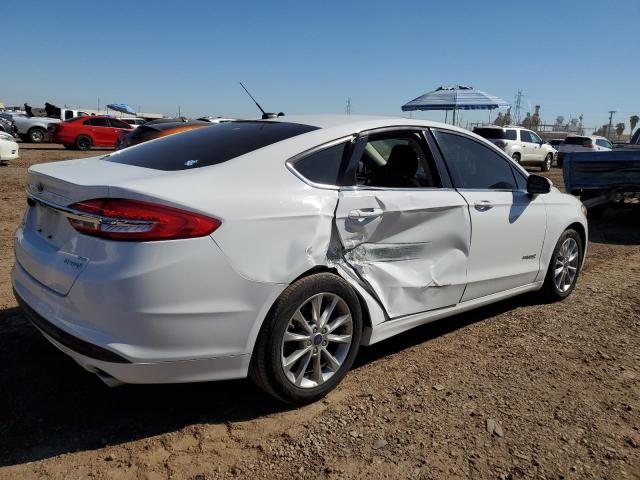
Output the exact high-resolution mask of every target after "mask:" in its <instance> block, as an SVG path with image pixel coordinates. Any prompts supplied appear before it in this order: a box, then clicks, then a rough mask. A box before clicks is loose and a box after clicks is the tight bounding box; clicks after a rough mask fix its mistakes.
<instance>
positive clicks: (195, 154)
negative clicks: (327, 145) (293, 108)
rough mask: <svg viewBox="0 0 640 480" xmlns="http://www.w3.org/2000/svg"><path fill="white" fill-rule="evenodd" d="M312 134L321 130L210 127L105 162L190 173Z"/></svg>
mask: <svg viewBox="0 0 640 480" xmlns="http://www.w3.org/2000/svg"><path fill="white" fill-rule="evenodd" d="M144 128H145V127H140V128H138V129H137V130H141V129H144ZM312 130H317V127H312V126H310V125H302V124H298V123H287V122H260V121H246V122H230V123H220V124H209V125H207V126H204V127H202V128H198V129H195V130H190V131H188V132H184V133H180V134H179V135H171V136H169V137H165V138H161V139H158V140H154V141H152V142H149V143H144V144H142V145H138V146H136V147H134V148H130V149H124V150H120V151H119V152H117V153H114V154H110V155H105V156H104V157H102V158H103V159H104V160H107V161H109V162H116V163H124V164H126V165H135V166H137V167H145V168H154V169H156V170H186V169H188V168H198V167H207V166H210V165H217V164H219V163H222V162H226V161H228V160H231V159H232V158H235V157H239V156H240V155H244V154H245V153H249V152H252V151H254V150H257V149H259V148H263V147H266V146H268V145H271V144H273V143H277V142H280V141H282V140H286V139H288V138H291V137H295V136H296V135H301V134H303V133H307V132H310V131H312Z"/></svg>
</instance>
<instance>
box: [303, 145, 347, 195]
mask: <svg viewBox="0 0 640 480" xmlns="http://www.w3.org/2000/svg"><path fill="white" fill-rule="evenodd" d="M349 145H350V143H349V142H342V143H339V144H338V145H333V146H332V147H327V148H324V149H322V150H318V151H316V152H313V153H310V154H309V155H307V156H305V157H303V158H300V159H299V160H296V161H295V162H294V163H293V168H294V169H295V170H296V171H297V172H298V173H299V174H300V175H302V176H303V177H304V178H306V179H307V180H309V181H310V182H313V183H319V184H322V185H338V184H339V181H340V166H341V165H342V160H343V158H344V155H345V153H346V151H347V150H348V147H349Z"/></svg>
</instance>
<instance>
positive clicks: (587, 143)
mask: <svg viewBox="0 0 640 480" xmlns="http://www.w3.org/2000/svg"><path fill="white" fill-rule="evenodd" d="M582 146H583V147H584V148H593V143H591V142H585V143H583V144H582Z"/></svg>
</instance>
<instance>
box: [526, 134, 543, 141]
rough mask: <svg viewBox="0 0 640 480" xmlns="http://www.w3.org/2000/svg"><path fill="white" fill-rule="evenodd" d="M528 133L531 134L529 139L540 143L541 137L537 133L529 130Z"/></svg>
mask: <svg viewBox="0 0 640 480" xmlns="http://www.w3.org/2000/svg"><path fill="white" fill-rule="evenodd" d="M529 135H531V141H532V142H533V143H542V139H541V138H540V137H539V136H538V135H536V134H535V133H533V132H529Z"/></svg>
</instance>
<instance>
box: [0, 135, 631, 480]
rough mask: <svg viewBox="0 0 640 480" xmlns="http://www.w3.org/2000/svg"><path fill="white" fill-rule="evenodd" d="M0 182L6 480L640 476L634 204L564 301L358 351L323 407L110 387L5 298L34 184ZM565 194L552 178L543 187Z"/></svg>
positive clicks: (36, 155) (0, 370)
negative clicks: (27, 188)
mask: <svg viewBox="0 0 640 480" xmlns="http://www.w3.org/2000/svg"><path fill="white" fill-rule="evenodd" d="M21 153H22V158H21V159H20V160H19V161H16V162H12V163H11V165H10V166H4V167H0V178H1V179H2V187H3V188H2V192H1V195H2V203H1V209H2V210H1V213H0V248H1V254H0V385H2V389H1V390H0V478H3V479H4V478H61V479H62V478H64V479H72V478H87V477H92V478H141V479H156V478H167V477H170V478H194V479H209V478H232V477H233V478H270V479H280V478H282V479H289V478H314V479H315V478H367V479H377V478H393V479H396V478H424V479H431V478H434V479H436V478H438V479H439V478H476V479H485V478H494V479H519V478H549V479H551V478H554V479H556V478H567V479H584V478H597V479H602V478H606V479H617V478H640V449H639V448H638V445H639V444H640V413H639V412H640V400H639V399H640V382H639V378H640V348H639V346H640V345H639V343H640V341H639V338H640V337H639V334H640V204H637V203H636V204H629V205H626V206H619V207H610V208H607V209H605V210H604V211H602V212H600V213H601V215H600V216H599V217H598V218H596V217H595V216H594V217H593V219H590V229H591V241H590V243H589V252H588V259H587V263H586V266H585V269H584V272H583V274H582V276H581V278H580V280H579V282H578V287H577V289H576V290H575V292H574V294H573V295H572V296H571V297H570V298H569V299H567V300H566V301H564V302H562V303H555V304H541V303H539V301H538V299H537V297H536V296H535V295H525V296H521V297H518V298H515V299H511V300H508V301H505V302H502V303H499V304H495V305H492V306H490V307H487V308H482V309H479V310H476V311H473V312H469V313H466V314H463V315H459V316H456V317H453V318H449V319H445V320H442V321H440V322H436V323H433V324H430V325H426V326H423V327H420V328H417V329H415V330H412V331H411V332H408V333H406V334H403V335H400V336H398V337H395V338H393V339H390V340H387V341H385V342H383V343H381V344H378V345H376V346H373V347H369V348H363V349H362V350H361V353H360V355H359V357H358V360H357V365H356V367H355V368H354V370H353V371H352V372H351V373H350V374H349V375H348V376H347V378H346V379H345V381H344V382H343V383H342V385H341V386H340V387H339V388H338V389H337V390H336V391H334V392H333V393H332V394H330V395H329V396H328V397H327V398H326V399H325V400H323V401H321V402H318V403H316V404H314V405H309V406H307V407H304V408H298V409H286V408H285V407H283V406H282V405H280V404H278V403H276V402H274V401H272V400H270V399H269V398H268V397H266V396H265V395H264V394H262V393H261V392H260V391H259V390H257V389H256V388H255V387H253V386H252V385H251V384H250V383H249V382H248V381H234V382H220V383H208V384H193V385H169V386H125V387H121V388H117V389H108V388H107V387H105V386H103V385H102V384H101V383H100V382H99V381H98V380H97V379H96V378H95V377H94V376H92V375H91V374H89V373H87V372H84V371H83V370H82V369H80V368H79V367H77V366H76V365H75V363H74V362H73V361H72V360H70V359H69V358H67V357H66V356H65V355H63V354H62V353H60V352H58V351H57V350H56V349H55V348H54V347H52V346H51V345H49V343H48V342H46V341H45V340H44V339H43V338H42V337H41V336H40V335H39V334H38V333H37V331H36V330H35V329H34V328H33V327H32V326H30V325H29V324H28V323H27V322H26V320H25V319H24V317H23V316H22V314H21V313H20V312H19V310H18V309H17V308H16V304H15V300H14V299H13V296H12V293H11V286H10V281H9V272H10V268H11V265H12V263H13V257H12V255H13V254H12V248H11V245H12V236H13V231H14V230H15V228H16V227H17V225H18V223H19V221H20V218H21V215H22V212H23V206H24V205H25V197H24V181H25V173H26V168H27V167H28V166H29V165H32V164H34V163H39V162H43V161H52V160H61V159H65V158H71V157H79V156H88V155H91V153H89V154H85V155H82V154H79V153H78V152H69V151H66V150H64V149H61V148H58V146H56V145H43V146H37V147H36V146H32V145H24V144H22V150H21ZM549 175H550V177H551V178H552V179H553V180H554V182H555V183H556V184H557V185H561V183H562V179H561V172H560V171H559V170H557V169H554V170H552V172H550V174H549Z"/></svg>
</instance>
